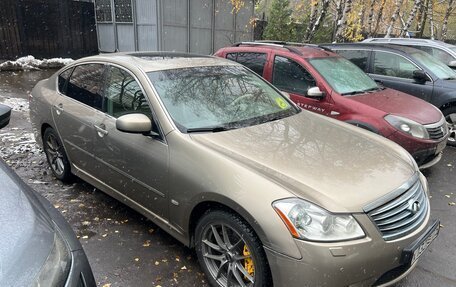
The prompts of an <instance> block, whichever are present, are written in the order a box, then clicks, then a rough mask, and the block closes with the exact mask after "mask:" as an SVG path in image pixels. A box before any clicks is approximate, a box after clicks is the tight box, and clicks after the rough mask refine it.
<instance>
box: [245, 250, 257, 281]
mask: <svg viewBox="0 0 456 287" xmlns="http://www.w3.org/2000/svg"><path fill="white" fill-rule="evenodd" d="M242 253H243V254H244V256H250V251H249V248H248V247H247V245H244V251H243V252H242ZM244 268H245V270H246V271H247V272H248V273H249V274H250V275H251V276H253V273H255V266H253V260H252V257H248V258H245V259H244Z"/></svg>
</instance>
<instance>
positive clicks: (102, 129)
mask: <svg viewBox="0 0 456 287" xmlns="http://www.w3.org/2000/svg"><path fill="white" fill-rule="evenodd" d="M93 127H94V128H95V130H96V131H97V134H98V136H99V137H100V138H102V137H104V136H105V135H107V134H108V131H107V130H106V126H105V125H104V124H101V125H99V126H97V125H93Z"/></svg>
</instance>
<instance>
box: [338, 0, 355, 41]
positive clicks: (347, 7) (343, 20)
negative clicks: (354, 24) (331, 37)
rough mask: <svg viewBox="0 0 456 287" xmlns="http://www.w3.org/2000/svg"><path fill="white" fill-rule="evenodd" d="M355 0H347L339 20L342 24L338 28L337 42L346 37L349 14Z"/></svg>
mask: <svg viewBox="0 0 456 287" xmlns="http://www.w3.org/2000/svg"><path fill="white" fill-rule="evenodd" d="M352 4H353V0H345V4H344V11H343V12H342V17H341V18H340V20H339V22H340V25H339V26H338V27H337V30H336V37H335V38H336V42H341V41H343V39H344V35H343V34H344V30H345V28H346V27H347V15H348V14H349V13H350V11H351V8H352ZM338 24H339V23H338Z"/></svg>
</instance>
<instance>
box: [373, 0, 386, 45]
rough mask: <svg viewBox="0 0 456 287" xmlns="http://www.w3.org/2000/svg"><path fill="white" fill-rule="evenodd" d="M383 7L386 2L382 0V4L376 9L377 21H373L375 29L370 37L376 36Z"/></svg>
mask: <svg viewBox="0 0 456 287" xmlns="http://www.w3.org/2000/svg"><path fill="white" fill-rule="evenodd" d="M385 5H386V0H382V4H381V5H380V8H379V9H378V15H377V21H375V29H374V31H373V32H372V36H375V35H376V34H377V31H378V25H379V24H380V21H381V20H382V16H383V9H384V8H385Z"/></svg>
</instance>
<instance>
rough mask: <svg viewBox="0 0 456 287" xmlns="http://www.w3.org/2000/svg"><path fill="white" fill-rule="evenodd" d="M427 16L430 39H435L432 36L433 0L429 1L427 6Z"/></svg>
mask: <svg viewBox="0 0 456 287" xmlns="http://www.w3.org/2000/svg"><path fill="white" fill-rule="evenodd" d="M427 13H428V15H429V26H430V27H429V29H430V32H431V39H432V40H434V39H435V35H434V0H429V6H428V12H427Z"/></svg>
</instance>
